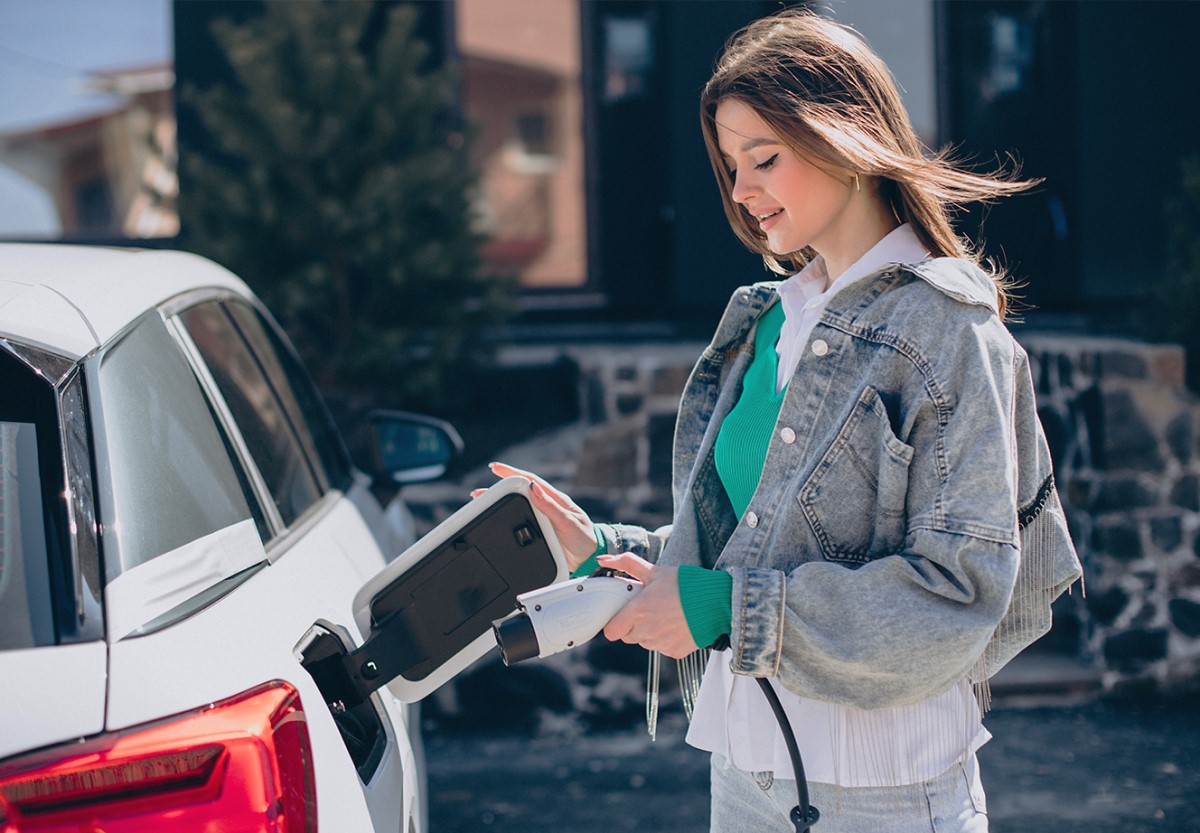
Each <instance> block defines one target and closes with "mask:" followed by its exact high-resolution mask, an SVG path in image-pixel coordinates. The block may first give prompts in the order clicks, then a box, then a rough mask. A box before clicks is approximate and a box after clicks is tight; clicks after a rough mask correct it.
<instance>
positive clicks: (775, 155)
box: [716, 99, 853, 255]
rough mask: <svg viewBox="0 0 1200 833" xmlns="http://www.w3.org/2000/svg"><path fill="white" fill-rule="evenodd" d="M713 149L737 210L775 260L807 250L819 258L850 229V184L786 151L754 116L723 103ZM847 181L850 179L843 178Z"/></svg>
mask: <svg viewBox="0 0 1200 833" xmlns="http://www.w3.org/2000/svg"><path fill="white" fill-rule="evenodd" d="M716 127H717V144H718V145H719V146H720V148H721V155H722V157H723V159H724V162H725V167H726V169H727V170H728V171H729V172H730V174H731V175H732V176H733V181H734V184H733V193H732V197H733V200H734V202H736V203H738V204H739V205H741V206H742V208H744V209H745V210H746V211H747V212H748V213H749V214H750V216H751V218H752V222H753V223H756V224H757V225H758V227H759V228H760V229H761V230H762V231H763V233H764V234H765V235H766V237H767V246H768V247H769V248H770V250H771V251H772V252H773V253H774V254H777V255H787V254H791V253H793V252H798V251H800V250H801V249H803V248H804V247H806V246H811V247H812V248H813V249H814V250H816V251H817V252H818V253H820V254H826V253H827V251H826V250H827V249H828V248H830V247H834V248H836V247H837V246H838V245H840V242H839V241H842V240H843V239H844V238H845V236H846V234H847V232H848V231H849V229H847V228H846V225H847V224H846V223H845V222H844V221H845V220H846V218H847V215H848V213H849V212H847V210H846V209H847V206H848V205H849V204H850V201H851V195H852V193H853V184H851V185H849V186H848V185H847V184H846V181H845V180H844V179H843V180H839V179H837V178H835V177H834V176H831V175H830V174H827V173H826V172H825V171H823V170H821V169H820V168H818V167H817V166H816V165H814V164H812V163H811V162H809V161H808V160H807V159H805V158H804V157H803V156H800V155H799V154H798V153H796V152H795V151H793V150H791V149H790V148H789V147H788V146H787V145H785V144H784V143H783V142H782V141H781V140H780V138H779V136H778V134H776V133H775V131H774V130H772V129H771V127H770V126H769V125H768V124H767V123H766V122H765V121H763V119H762V118H761V117H760V116H759V115H758V114H757V113H756V112H754V110H752V109H750V107H748V106H747V105H745V104H743V103H742V102H741V101H738V100H737V99H725V100H724V101H722V102H721V103H720V104H719V105H718V106H717V111H716ZM846 176H849V173H847V174H846Z"/></svg>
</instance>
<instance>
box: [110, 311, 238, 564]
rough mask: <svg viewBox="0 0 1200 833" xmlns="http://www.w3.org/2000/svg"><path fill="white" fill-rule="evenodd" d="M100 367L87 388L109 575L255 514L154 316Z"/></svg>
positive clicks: (196, 389)
mask: <svg viewBox="0 0 1200 833" xmlns="http://www.w3.org/2000/svg"><path fill="white" fill-rule="evenodd" d="M96 375H97V383H96V385H95V386H94V387H93V386H91V385H89V387H90V388H91V389H92V390H94V391H96V393H95V397H94V399H93V414H92V418H93V420H94V423H95V427H94V429H93V433H94V434H95V437H96V449H97V451H96V454H97V458H98V459H97V474H98V477H99V478H100V479H102V480H103V481H105V486H106V488H101V489H98V491H99V492H100V496H101V502H100V507H101V516H100V523H101V526H102V529H104V536H103V542H104V554H105V568H106V571H107V573H108V577H109V579H110V580H111V579H113V578H115V577H116V576H117V575H119V574H120V573H121V572H122V571H124V570H127V569H129V568H131V567H133V566H135V565H137V564H141V563H143V562H146V561H149V560H150V559H152V558H154V557H156V556H158V555H161V554H163V553H165V552H169V551H171V550H174V549H176V548H178V547H181V546H183V545H184V544H187V543H189V542H191V541H194V540H196V539H198V538H201V537H203V536H206V535H209V534H211V533H213V532H216V531H218V530H222V529H225V528H226V527H228V526H231V525H233V524H235V523H238V522H239V521H243V520H246V519H248V518H250V517H252V515H251V512H250V508H249V506H248V504H247V502H246V497H245V494H244V492H243V491H242V488H241V485H240V484H239V482H238V478H237V474H236V472H235V471H234V466H233V463H232V461H231V460H230V457H229V454H228V453H227V451H226V449H225V446H224V443H223V441H222V437H221V434H220V432H219V431H218V430H217V426H216V424H215V422H214V420H213V418H212V415H211V412H210V411H209V409H208V405H207V402H206V399H205V397H204V393H203V391H202V390H201V388H200V385H199V383H198V382H197V380H196V377H195V374H194V373H193V372H192V369H191V367H190V366H189V365H188V363H187V360H186V359H185V358H184V357H183V355H182V353H181V352H180V351H179V349H178V347H177V345H176V342H175V341H174V339H172V338H171V336H170V334H169V333H168V332H167V329H166V327H165V325H164V324H163V322H162V320H161V319H160V318H159V317H158V316H157V315H148V316H146V317H144V318H143V319H142V320H141V322H140V323H139V324H138V325H137V326H136V327H134V328H133V330H131V331H130V332H129V334H128V335H126V336H125V337H124V338H123V339H121V340H120V341H119V342H117V343H116V344H115V345H113V347H111V348H109V349H108V350H107V351H106V352H105V353H104V355H103V356H102V357H101V360H100V364H99V368H98V370H97V372H96ZM90 381H91V380H90V379H89V382H90Z"/></svg>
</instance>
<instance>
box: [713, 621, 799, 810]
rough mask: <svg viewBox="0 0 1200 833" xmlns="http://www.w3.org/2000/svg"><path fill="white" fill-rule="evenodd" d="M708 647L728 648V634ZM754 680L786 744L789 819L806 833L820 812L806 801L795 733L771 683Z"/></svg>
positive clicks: (720, 649) (718, 638)
mask: <svg viewBox="0 0 1200 833" xmlns="http://www.w3.org/2000/svg"><path fill="white" fill-rule="evenodd" d="M709 647H710V648H711V649H712V650H714V651H724V650H725V649H726V648H728V647H729V634H727V633H723V634H721V635H720V636H718V637H717V639H716V641H715V642H713V644H712V645H710V646H709ZM755 679H756V680H758V687H759V688H761V689H762V691H763V694H764V695H766V698H767V702H768V703H770V704H771V711H772V712H773V713H774V714H775V721H776V722H777V723H778V724H779V728H780V729H781V730H782V731H783V742H784V743H786V744H787V750H788V755H789V756H790V757H791V759H792V774H793V775H794V776H795V778H796V799H797V801H796V806H795V807H793V808H792V812H791V815H790V816H789V818H790V819H791V822H792V824H793V825H795V827H796V833H808V831H809V830H810V829H811V828H812V826H813V825H814V824H816V823H817V821H818V820H819V819H820V818H821V811H820V810H818V809H817V808H816V807H814V806H812V804H810V803H809V801H808V779H807V778H805V777H804V761H802V760H801V759H800V747H799V746H798V745H797V744H796V733H795V732H793V731H792V722H791V721H790V720H788V716H787V714H786V713H785V712H784V710H783V704H782V703H780V702H779V695H778V694H776V693H775V689H773V688H771V683H770V682H768V680H767V678H766V677H755Z"/></svg>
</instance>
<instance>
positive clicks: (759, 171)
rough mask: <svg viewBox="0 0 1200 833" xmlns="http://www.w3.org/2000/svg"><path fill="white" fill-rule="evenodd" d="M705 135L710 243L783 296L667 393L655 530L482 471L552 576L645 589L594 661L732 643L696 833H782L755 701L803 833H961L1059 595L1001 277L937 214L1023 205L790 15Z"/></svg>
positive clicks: (700, 710) (719, 687) (743, 58)
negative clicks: (806, 796)
mask: <svg viewBox="0 0 1200 833" xmlns="http://www.w3.org/2000/svg"><path fill="white" fill-rule="evenodd" d="M701 124H702V128H703V131H704V139H705V142H706V145H707V148H708V153H709V158H710V160H711V162H712V165H713V170H714V172H715V174H716V178H717V183H718V185H719V187H720V191H721V196H722V199H723V201H724V205H725V210H726V214H727V216H728V219H729V222H730V224H731V226H732V227H733V230H734V232H735V233H736V234H737V235H738V237H739V238H740V239H741V240H742V241H743V242H744V243H745V244H746V245H747V246H748V247H749V248H751V249H752V250H753V251H756V252H758V253H760V254H762V256H763V257H764V259H765V261H766V263H767V265H768V266H769V267H770V268H771V269H772V270H773V271H775V272H777V273H779V274H780V275H786V276H788V277H787V279H786V280H783V281H782V282H766V283H759V284H755V285H753V286H747V287H742V288H740V289H738V290H737V292H735V294H734V296H733V298H732V300H731V301H730V303H729V306H728V308H727V309H726V312H725V314H724V316H723V318H722V320H721V322H720V324H719V326H718V328H717V332H716V335H715V336H714V338H713V341H712V343H711V345H710V346H709V347H708V349H706V350H705V352H704V355H703V356H702V357H701V358H700V360H699V362H698V364H697V365H696V367H695V369H694V370H693V372H692V375H691V377H690V380H689V382H688V384H687V387H686V388H685V391H684V394H683V397H682V400H681V403H680V409H679V417H678V422H677V425H676V436H675V459H674V484H673V489H674V502H675V510H674V521H673V524H672V526H671V527H668V528H664V529H661V530H656V531H648V530H645V529H641V528H638V527H632V526H625V525H619V524H593V523H592V521H591V519H590V518H588V517H587V515H586V514H585V513H584V512H582V511H581V510H580V509H579V508H578V507H577V506H576V505H575V504H574V503H573V502H572V501H571V500H570V499H569V498H568V497H567V496H566V495H564V494H562V493H561V492H558V491H557V490H555V489H553V488H552V487H551V486H550V485H549V484H547V483H545V482H544V481H542V480H540V479H539V478H538V477H537V476H536V475H534V474H531V473H528V472H522V471H518V470H516V469H513V468H511V467H509V466H506V465H503V464H493V467H492V468H493V471H494V472H495V473H496V474H498V475H500V476H508V475H513V474H517V475H524V476H526V477H529V478H530V479H531V480H532V481H533V484H534V486H533V495H534V501H535V504H536V505H537V506H538V507H539V508H540V509H541V510H542V511H543V512H545V513H546V514H547V515H548V516H549V518H550V519H551V522H552V523H553V525H554V527H555V529H556V531H557V533H558V535H559V537H560V539H561V542H562V544H563V546H564V549H565V550H566V552H567V554H568V559H569V561H570V562H571V566H572V568H573V569H575V570H576V573H577V574H579V573H585V572H588V571H590V569H591V568H592V567H593V566H594V564H595V563H598V564H599V565H600V566H602V567H607V568H615V569H618V570H622V571H624V572H627V573H629V574H630V575H632V576H634V577H635V578H637V579H639V580H641V581H642V582H644V584H645V588H644V589H643V591H642V592H641V593H640V594H639V595H638V597H637V598H636V599H635V600H634V601H632V602H631V603H630V604H628V605H627V606H626V607H625V608H624V609H623V610H622V611H621V612H620V613H619V614H618V615H617V616H616V617H615V618H614V619H613V620H612V621H611V622H610V623H609V624H608V626H607V627H606V628H605V635H606V636H608V638H610V639H621V640H624V641H626V642H631V643H637V644H640V645H642V646H644V647H646V648H647V649H649V650H651V651H657V652H661V653H663V654H666V655H668V656H671V657H675V658H687V657H689V656H690V655H692V654H693V652H695V651H696V650H697V649H701V648H706V647H707V646H710V645H712V644H714V643H717V644H720V645H726V644H727V645H728V647H727V648H725V649H724V650H716V651H713V652H712V655H711V657H710V659H709V661H708V664H707V671H706V673H705V675H704V679H703V683H702V684H701V685H700V688H699V695H698V697H697V699H696V701H695V704H694V709H693V714H692V723H691V728H690V730H689V732H688V742H689V743H691V744H692V745H694V746H697V747H699V748H701V749H706V750H708V751H710V752H711V753H712V761H713V763H712V830H713V831H722V833H724V832H725V831H743V830H745V831H749V830H756V831H757V830H768V829H780V830H787V829H791V827H790V822H789V821H788V812H789V809H790V808H791V807H792V805H793V804H794V803H795V796H796V784H795V783H794V781H792V780H791V779H792V778H794V771H793V767H792V764H791V761H790V758H789V756H788V754H787V748H786V745H785V741H784V737H783V735H782V733H781V732H780V729H779V726H778V724H777V723H776V721H775V718H774V717H773V715H772V712H771V710H770V709H769V708H768V704H767V700H766V698H764V697H763V693H762V692H761V691H759V689H758V686H757V685H756V684H755V678H766V679H768V680H769V681H770V685H771V686H772V688H773V689H774V690H775V692H776V693H777V694H778V696H779V697H780V699H781V700H782V704H783V708H784V711H785V712H786V714H787V716H788V717H789V718H790V722H791V724H792V726H793V727H795V730H796V739H797V742H798V744H799V748H800V751H801V753H802V757H803V762H804V771H805V773H806V775H807V777H808V780H809V786H810V789H811V795H812V803H813V804H815V805H817V806H820V807H821V808H822V820H821V825H820V826H821V828H822V829H824V830H826V831H828V833H835V831H872V833H879V831H893V830H895V831H929V830H937V831H943V830H963V831H967V830H970V831H979V830H986V828H987V816H986V808H985V804H984V796H983V792H982V788H981V786H980V782H979V775H978V767H977V762H976V757H975V753H976V750H977V749H978V748H979V747H980V746H981V745H982V744H983V743H984V742H986V740H987V739H988V737H989V735H988V733H987V731H986V730H985V729H984V728H983V726H982V723H981V711H982V707H983V706H984V705H986V696H987V692H986V681H987V678H988V677H989V676H990V675H991V674H992V673H994V672H995V670H996V669H997V668H999V667H1000V666H1001V665H1002V664H1003V663H1004V662H1006V661H1007V660H1008V659H1010V658H1011V657H1012V656H1013V655H1014V654H1015V653H1016V652H1017V651H1019V650H1020V649H1021V648H1023V647H1024V646H1025V645H1027V644H1028V643H1029V642H1031V641H1033V639H1036V638H1037V637H1038V636H1040V635H1041V634H1042V633H1044V632H1045V630H1046V629H1047V628H1048V627H1049V603H1050V601H1052V600H1053V598H1055V597H1056V596H1057V595H1058V594H1059V593H1061V592H1062V591H1063V590H1064V589H1066V588H1067V587H1068V586H1069V585H1070V584H1072V583H1073V582H1074V581H1075V580H1076V579H1077V578H1078V577H1079V576H1080V572H1079V564H1078V560H1077V559H1076V557H1075V553H1074V550H1073V548H1072V546H1071V542H1070V539H1069V537H1068V534H1067V529H1066V524H1065V522H1064V519H1063V514H1062V510H1061V506H1060V504H1059V502H1058V497H1057V494H1056V492H1055V489H1054V481H1053V477H1052V475H1051V469H1050V460H1049V455H1048V452H1047V448H1046V444H1045V441H1044V439H1043V436H1042V433H1041V428H1040V426H1039V425H1038V422H1037V416H1036V411H1035V408H1034V402H1033V391H1032V385H1031V383H1030V376H1029V369H1028V363H1027V360H1026V356H1025V354H1024V352H1023V351H1022V350H1021V348H1020V347H1019V346H1018V345H1017V344H1016V343H1015V342H1014V341H1013V339H1012V337H1011V336H1010V335H1009V333H1008V331H1007V330H1006V329H1005V327H1004V325H1003V321H1002V319H1003V316H1004V313H1005V309H1006V306H1007V293H1006V287H1005V284H1004V281H1003V280H1002V279H1001V278H1000V277H999V276H997V275H994V274H989V273H988V272H986V271H984V269H983V268H981V266H980V265H979V262H978V256H977V255H976V253H975V252H974V251H973V250H972V248H971V247H970V245H969V244H968V243H967V242H966V241H964V240H962V239H960V238H959V237H958V236H957V235H956V234H955V233H954V231H953V230H952V228H951V225H950V222H949V211H950V209H951V208H952V207H953V206H957V205H960V204H963V203H967V202H971V201H975V200H981V199H992V198H996V197H1000V196H1004V195H1007V194H1011V193H1014V192H1017V191H1020V190H1023V189H1025V188H1028V187H1030V186H1031V185H1032V184H1033V183H1030V182H1019V181H1013V180H1012V178H1011V177H1006V176H1003V175H994V176H986V175H978V174H972V173H967V172H964V171H960V170H957V169H955V168H954V167H953V166H952V165H950V164H949V163H948V162H947V161H946V160H945V159H944V158H942V157H932V158H928V157H926V156H925V155H924V154H923V153H922V148H921V146H920V143H919V142H918V140H917V138H916V136H915V134H914V132H913V130H912V127H911V125H910V123H909V120H908V117H907V115H906V113H905V111H904V108H903V106H902V104H901V102H900V98H899V95H898V94H897V92H896V89H895V86H894V83H893V81H892V79H891V77H890V75H889V73H888V71H887V68H886V67H885V66H884V64H883V63H882V61H881V60H880V59H879V58H878V57H877V56H876V55H875V54H874V53H873V52H872V51H871V50H870V49H869V48H868V47H867V46H866V45H865V44H864V43H863V42H862V41H861V40H860V39H859V38H858V37H857V36H856V35H855V34H854V33H853V32H851V31H850V30H848V29H846V28H844V27H842V26H840V25H838V24H836V23H833V22H832V21H830V20H827V19H825V18H822V17H820V16H817V15H814V14H811V13H808V12H802V11H800V12H798V11H788V12H784V13H781V14H779V15H775V16H772V17H769V18H766V19H764V20H760V21H758V22H756V23H754V24H751V25H750V26H749V27H747V28H746V29H745V30H743V31H742V32H739V33H738V34H737V35H735V36H734V38H733V39H732V40H731V41H730V43H729V44H728V46H727V47H726V50H725V53H724V55H723V56H722V59H721V60H720V62H719V64H718V67H717V69H716V72H715V73H714V75H713V77H712V79H711V80H710V81H709V82H708V84H707V86H706V87H705V89H704V92H703V94H702V96H701ZM593 556H595V557H596V560H595V561H594V562H593V561H592V557H593ZM694 664H695V660H694V659H692V660H690V661H689V662H687V663H681V668H683V669H686V668H687V667H689V665H694ZM689 705H690V704H689Z"/></svg>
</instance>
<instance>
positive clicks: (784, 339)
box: [775, 223, 929, 390]
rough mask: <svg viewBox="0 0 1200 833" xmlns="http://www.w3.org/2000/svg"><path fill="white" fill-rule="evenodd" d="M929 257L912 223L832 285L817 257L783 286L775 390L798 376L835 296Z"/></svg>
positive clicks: (889, 236) (877, 247)
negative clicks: (881, 273)
mask: <svg viewBox="0 0 1200 833" xmlns="http://www.w3.org/2000/svg"><path fill="white" fill-rule="evenodd" d="M928 257H929V252H928V251H927V250H926V249H925V245H924V244H923V243H922V242H921V240H920V239H919V238H918V237H917V234H916V232H914V231H913V230H912V226H910V225H909V224H908V223H905V224H904V225H902V226H900V227H899V228H896V229H893V230H892V231H891V232H890V233H889V234H888V235H887V236H885V237H884V238H883V239H882V240H880V241H879V242H878V243H876V244H875V245H874V246H872V247H871V248H870V249H868V250H867V252H866V253H865V254H864V255H863V256H862V257H860V258H859V259H858V260H856V261H854V262H853V263H852V264H850V266H849V267H847V269H846V271H845V272H842V274H840V275H838V277H837V280H835V281H834V282H833V283H830V282H829V273H828V272H827V271H826V270H825V259H824V258H822V257H816V258H814V259H813V260H811V261H809V263H808V265H807V266H805V267H804V268H803V269H801V270H800V271H799V272H797V273H796V274H794V275H792V276H791V277H790V278H788V279H787V280H786V281H784V282H783V283H781V284H780V285H779V289H778V292H779V301H780V303H782V304H783V314H784V322H783V328H782V329H781V330H780V331H779V343H778V344H777V345H776V346H775V352H776V353H778V354H779V370H778V376H777V377H776V379H775V389H776V390H783V386H784V385H786V384H787V381H788V379H791V378H792V374H793V373H795V372H796V365H797V364H799V363H800V356H801V354H803V353H804V348H805V347H806V346H808V337H809V336H810V335H812V331H813V327H815V326H816V324H817V321H818V320H819V319H820V317H821V313H823V312H824V311H825V308H826V307H827V306H829V302H830V300H832V299H833V296H834V295H836V294H838V293H839V292H841V291H842V290H843V289H845V288H846V287H848V286H850V284H852V283H856V282H857V281H860V280H862V279H863V278H865V277H867V276H868V275H870V274H872V273H874V272H877V271H879V269H881V268H882V267H884V266H886V265H888V264H889V263H918V262H920V261H922V260H925V259H926V258H928Z"/></svg>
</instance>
